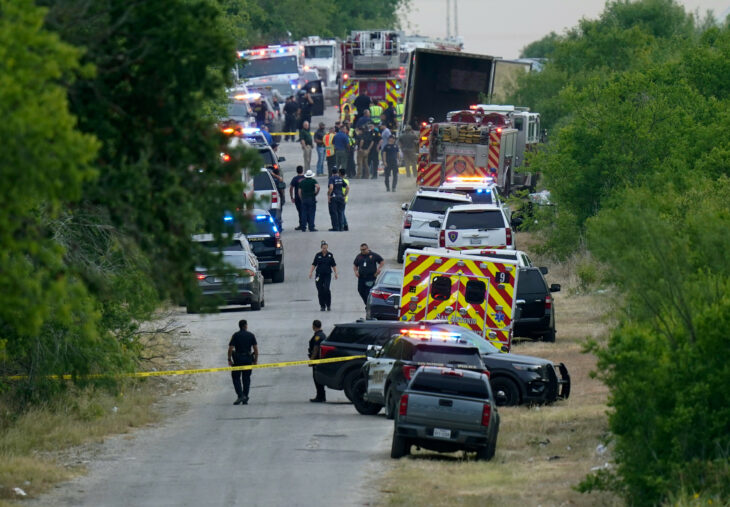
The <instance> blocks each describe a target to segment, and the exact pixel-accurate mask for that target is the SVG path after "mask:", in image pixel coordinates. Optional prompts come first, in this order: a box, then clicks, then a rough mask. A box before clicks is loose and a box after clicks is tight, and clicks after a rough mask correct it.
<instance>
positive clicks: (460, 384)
mask: <svg viewBox="0 0 730 507" xmlns="http://www.w3.org/2000/svg"><path fill="white" fill-rule="evenodd" d="M410 388H411V389H413V390H414V391H423V392H427V393H438V394H454V395H457V396H467V397H469V398H482V399H486V398H489V391H488V389H487V383H486V382H484V381H483V380H480V379H475V378H464V377H459V376H452V375H441V374H434V373H430V372H428V373H425V372H424V373H419V374H418V375H416V378H414V379H413V383H412V384H411V386H410Z"/></svg>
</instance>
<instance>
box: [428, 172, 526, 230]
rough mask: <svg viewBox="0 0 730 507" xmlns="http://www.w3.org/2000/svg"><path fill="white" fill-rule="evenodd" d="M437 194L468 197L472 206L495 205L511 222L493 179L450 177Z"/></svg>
mask: <svg viewBox="0 0 730 507" xmlns="http://www.w3.org/2000/svg"><path fill="white" fill-rule="evenodd" d="M437 190H438V191H439V192H452V193H459V194H464V195H468V196H469V197H471V202H472V204H497V205H498V206H500V207H501V208H502V209H503V210H504V214H505V215H506V216H507V220H511V218H512V217H511V215H512V211H511V210H510V208H509V206H507V203H505V202H504V201H503V200H502V197H501V196H500V195H499V188H498V187H497V184H496V183H495V182H494V179H493V178H489V177H481V176H452V177H449V178H447V179H446V181H444V182H443V183H442V184H441V186H440V187H438V188H437Z"/></svg>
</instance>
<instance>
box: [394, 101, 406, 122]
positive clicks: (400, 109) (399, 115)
mask: <svg viewBox="0 0 730 507" xmlns="http://www.w3.org/2000/svg"><path fill="white" fill-rule="evenodd" d="M405 112H406V106H405V104H403V103H402V102H400V103H398V104H396V105H395V118H396V121H397V123H398V125H400V123H401V122H402V121H403V113H405Z"/></svg>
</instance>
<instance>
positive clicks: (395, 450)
mask: <svg viewBox="0 0 730 507" xmlns="http://www.w3.org/2000/svg"><path fill="white" fill-rule="evenodd" d="M410 453H411V444H410V443H408V440H406V439H405V438H403V437H401V436H399V435H397V434H396V433H393V443H392V444H391V446H390V457H391V458H393V459H399V458H402V457H403V456H407V455H408V454H410Z"/></svg>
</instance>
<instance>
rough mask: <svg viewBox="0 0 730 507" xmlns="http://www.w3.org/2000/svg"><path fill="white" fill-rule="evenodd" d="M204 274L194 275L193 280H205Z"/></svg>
mask: <svg viewBox="0 0 730 507" xmlns="http://www.w3.org/2000/svg"><path fill="white" fill-rule="evenodd" d="M205 276H206V275H205V274H204V273H195V278H197V279H198V280H205Z"/></svg>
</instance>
